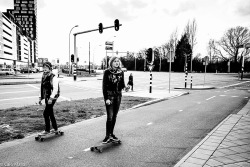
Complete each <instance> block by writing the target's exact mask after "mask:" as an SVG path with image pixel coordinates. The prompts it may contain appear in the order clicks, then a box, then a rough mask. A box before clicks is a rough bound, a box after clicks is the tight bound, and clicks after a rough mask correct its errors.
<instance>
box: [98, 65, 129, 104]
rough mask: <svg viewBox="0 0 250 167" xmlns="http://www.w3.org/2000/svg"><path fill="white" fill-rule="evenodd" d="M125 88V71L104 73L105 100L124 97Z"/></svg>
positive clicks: (110, 70)
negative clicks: (123, 90)
mask: <svg viewBox="0 0 250 167" xmlns="http://www.w3.org/2000/svg"><path fill="white" fill-rule="evenodd" d="M123 88H125V82H124V72H123V71H121V70H118V71H117V72H114V71H113V70H112V69H107V70H105V71H104V74H103V82H102V90H103V96H104V99H105V100H107V99H109V98H110V97H114V96H118V95H120V96H122V89H123Z"/></svg>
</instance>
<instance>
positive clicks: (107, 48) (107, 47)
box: [105, 46, 113, 50]
mask: <svg viewBox="0 0 250 167" xmlns="http://www.w3.org/2000/svg"><path fill="white" fill-rule="evenodd" d="M105 49H106V50H113V47H112V46H106V47H105Z"/></svg>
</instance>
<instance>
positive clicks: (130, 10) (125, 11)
mask: <svg viewBox="0 0 250 167" xmlns="http://www.w3.org/2000/svg"><path fill="white" fill-rule="evenodd" d="M99 6H100V7H101V9H102V11H103V12H104V14H105V15H106V16H108V17H110V18H119V19H122V20H126V21H130V20H133V19H135V18H136V17H137V16H136V14H135V13H134V11H135V10H136V9H142V8H145V7H146V6H147V3H144V2H143V1H140V0H131V1H126V0H120V1H118V2H117V1H116V2H114V1H106V2H105V3H103V4H101V5H99Z"/></svg>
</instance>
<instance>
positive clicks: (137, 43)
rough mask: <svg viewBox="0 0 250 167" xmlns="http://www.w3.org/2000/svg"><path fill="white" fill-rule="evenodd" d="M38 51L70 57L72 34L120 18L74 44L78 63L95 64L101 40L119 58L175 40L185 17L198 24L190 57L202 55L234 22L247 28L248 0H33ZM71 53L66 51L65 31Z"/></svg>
mask: <svg viewBox="0 0 250 167" xmlns="http://www.w3.org/2000/svg"><path fill="white" fill-rule="evenodd" d="M37 1H38V11H37V12H38V13H37V22H38V23H37V27H38V54H39V57H44V58H49V60H50V61H51V60H53V59H57V58H59V60H60V63H66V62H68V61H69V55H70V54H74V47H73V44H74V43H73V34H74V33H77V32H82V31H87V30H92V29H98V25H99V23H102V24H103V26H104V27H107V26H113V25H114V20H115V19H119V21H120V24H122V26H121V27H120V29H119V31H115V30H114V28H110V29H104V30H103V33H102V34H100V33H99V32H98V31H94V32H91V33H85V34H80V35H77V36H76V46H77V51H78V54H79V59H80V62H79V64H81V63H83V61H84V60H85V61H86V60H88V58H89V45H90V56H91V58H90V59H91V61H94V62H95V63H97V64H100V63H101V60H102V59H103V58H104V57H105V55H106V51H105V41H114V51H119V52H124V53H119V56H124V55H126V53H125V52H127V51H129V52H135V53H136V52H138V51H139V50H141V49H145V48H149V47H159V46H161V45H163V44H164V43H166V42H168V41H169V38H170V35H171V34H172V33H173V32H174V31H176V30H177V32H178V37H179V39H180V37H181V35H182V34H183V31H184V28H185V26H186V25H187V23H188V22H189V21H190V22H191V21H193V20H194V19H195V20H196V23H197V34H196V41H197V44H196V45H195V46H194V52H193V54H194V55H197V54H198V53H200V54H201V55H202V57H204V56H206V55H207V44H208V41H209V39H215V40H218V39H220V38H221V37H222V36H223V34H224V33H225V32H226V31H227V30H228V29H229V28H234V27H236V26H243V27H248V28H250V21H249V20H250V10H249V9H250V0H171V1H170V0H91V1H83V0H37ZM11 8H14V5H13V0H0V11H1V12H5V11H6V9H11ZM75 25H78V27H76V28H74V29H73V30H72V32H71V35H70V46H71V47H70V53H69V33H70V30H71V28H72V27H74V26H75Z"/></svg>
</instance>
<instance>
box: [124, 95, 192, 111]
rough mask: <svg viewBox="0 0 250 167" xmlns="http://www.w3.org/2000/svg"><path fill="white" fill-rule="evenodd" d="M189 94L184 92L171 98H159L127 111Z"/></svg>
mask: <svg viewBox="0 0 250 167" xmlns="http://www.w3.org/2000/svg"><path fill="white" fill-rule="evenodd" d="M188 94H189V92H184V93H181V94H179V95H175V96H170V97H165V98H159V99H155V100H151V101H147V102H145V103H142V104H138V105H136V106H134V107H131V108H128V109H127V110H131V109H136V108H140V107H144V106H148V105H151V104H155V103H158V102H161V101H164V100H168V99H173V98H176V97H179V96H183V95H188Z"/></svg>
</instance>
